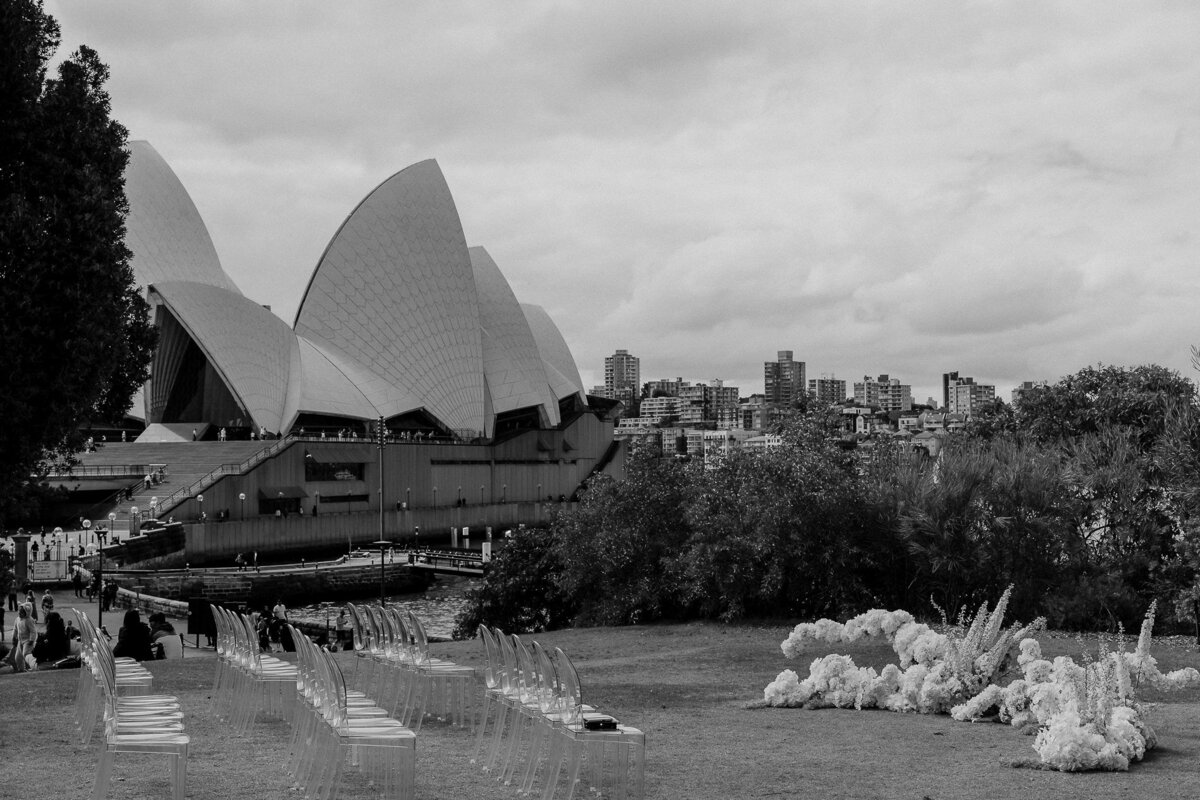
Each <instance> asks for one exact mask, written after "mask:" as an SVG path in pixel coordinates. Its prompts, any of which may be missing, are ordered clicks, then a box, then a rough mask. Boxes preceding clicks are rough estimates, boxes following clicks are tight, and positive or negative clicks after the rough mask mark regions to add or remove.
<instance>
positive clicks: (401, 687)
mask: <svg viewBox="0 0 1200 800" xmlns="http://www.w3.org/2000/svg"><path fill="white" fill-rule="evenodd" d="M348 609H349V611H350V617H351V620H352V621H353V626H354V630H355V633H354V640H355V655H356V660H355V672H356V674H357V675H358V676H359V681H358V682H357V683H356V685H357V686H359V687H360V688H361V689H362V691H363V692H364V693H367V694H369V695H371V696H372V697H375V698H378V699H379V702H380V703H381V704H382V705H384V707H386V708H388V709H389V710H390V711H391V713H392V715H393V716H394V717H396V719H398V720H400V721H401V722H402V723H403V724H404V725H406V726H407V727H409V728H411V729H412V730H413V732H415V733H420V729H421V725H422V724H423V722H424V720H425V719H427V718H429V719H436V720H438V721H443V722H449V723H451V724H455V725H470V724H473V721H474V715H473V713H472V709H471V701H472V698H473V697H474V695H475V680H476V679H475V670H474V669H472V668H471V667H466V666H461V665H458V664H455V663H453V662H450V661H445V660H442V659H437V658H434V657H433V656H431V655H430V653H429V638H428V635H427V634H426V632H425V626H424V624H423V623H422V622H421V619H420V618H419V617H417V616H416V615H415V614H412V613H411V612H408V611H405V610H402V609H399V608H396V607H378V606H363V607H361V608H360V607H357V606H354V605H350V606H348ZM360 665H361V668H360Z"/></svg>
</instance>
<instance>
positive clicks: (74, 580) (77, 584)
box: [71, 566, 83, 597]
mask: <svg viewBox="0 0 1200 800" xmlns="http://www.w3.org/2000/svg"><path fill="white" fill-rule="evenodd" d="M71 586H73V587H74V588H75V596H76V597H83V573H82V572H81V571H80V570H79V567H78V566H76V567H75V569H73V570H71Z"/></svg>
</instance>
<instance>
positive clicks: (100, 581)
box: [96, 511, 117, 625]
mask: <svg viewBox="0 0 1200 800" xmlns="http://www.w3.org/2000/svg"><path fill="white" fill-rule="evenodd" d="M116 522H117V515H116V513H115V512H113V511H110V512H108V535H109V536H112V529H113V525H115V524H116ZM96 539H97V540H98V541H99V547H97V548H96V551H97V553H98V555H99V560H98V561H97V562H96V564H97V566H96V577H97V580H96V586H97V587H99V589H100V596H99V598H98V599H97V601H96V609H97V610H96V624H97V625H103V624H104V534H103V533H102V532H101V531H99V530H97V531H96Z"/></svg>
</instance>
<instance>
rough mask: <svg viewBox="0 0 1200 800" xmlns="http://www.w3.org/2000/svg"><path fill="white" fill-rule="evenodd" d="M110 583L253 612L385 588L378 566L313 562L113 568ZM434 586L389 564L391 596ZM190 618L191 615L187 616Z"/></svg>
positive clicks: (387, 588) (418, 572)
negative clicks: (279, 565)
mask: <svg viewBox="0 0 1200 800" xmlns="http://www.w3.org/2000/svg"><path fill="white" fill-rule="evenodd" d="M104 577H105V579H110V578H111V579H115V580H116V581H117V582H118V583H119V585H120V586H121V588H123V589H127V590H129V592H130V593H132V594H134V595H151V596H153V597H156V598H162V599H164V600H171V601H176V602H179V603H182V604H183V606H184V608H185V609H186V607H187V604H188V602H189V601H192V600H203V601H205V602H212V603H219V604H223V605H231V606H237V605H242V604H244V605H246V606H249V607H251V608H256V607H261V606H264V605H268V606H270V605H274V603H275V601H276V600H279V599H282V600H283V602H284V603H285V604H287V605H308V604H310V603H313V602H316V601H317V600H338V599H342V598H353V597H364V596H366V597H369V596H371V595H372V594H373V593H375V592H378V591H379V589H380V568H379V565H378V564H332V565H331V564H329V563H327V562H324V563H319V564H314V565H313V566H312V567H289V568H270V569H263V570H262V571H255V570H253V569H247V570H244V571H241V572H238V571H236V570H228V569H222V570H194V569H193V570H170V571H161V570H160V571H141V570H108V569H106V570H105V571H104ZM429 582H430V577H429V575H427V574H426V573H425V572H424V571H422V570H418V569H412V568H410V567H409V566H408V564H407V562H405V563H401V562H400V561H396V562H395V563H388V564H385V565H384V568H383V589H384V592H385V593H387V594H403V593H408V592H420V591H423V590H424V589H425V588H426V587H427V586H428V585H429ZM184 616H186V614H184Z"/></svg>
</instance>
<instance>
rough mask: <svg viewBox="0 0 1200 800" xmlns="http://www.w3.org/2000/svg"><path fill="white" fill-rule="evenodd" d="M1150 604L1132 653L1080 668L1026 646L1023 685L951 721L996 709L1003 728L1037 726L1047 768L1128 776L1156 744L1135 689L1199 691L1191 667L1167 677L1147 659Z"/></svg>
mask: <svg viewBox="0 0 1200 800" xmlns="http://www.w3.org/2000/svg"><path fill="white" fill-rule="evenodd" d="M1154 611H1155V608H1154V606H1153V605H1152V606H1151V608H1150V611H1149V612H1147V614H1146V619H1145V621H1144V622H1143V624H1142V632H1141V635H1140V636H1139V638H1138V647H1137V650H1135V651H1134V652H1132V653H1127V652H1123V651H1119V650H1118V651H1115V652H1102V656H1101V658H1100V659H1099V660H1097V661H1095V662H1093V663H1090V664H1086V665H1079V664H1076V663H1075V661H1074V660H1072V659H1071V658H1068V657H1067V656H1059V657H1058V658H1056V659H1054V661H1047V660H1046V659H1044V658H1042V651H1041V646H1040V645H1039V644H1038V643H1037V641H1036V640H1035V639H1025V640H1024V641H1022V642H1021V655H1020V656H1019V657H1018V658H1017V663H1018V664H1019V665H1020V667H1021V671H1022V674H1023V676H1024V677H1023V678H1022V679H1018V680H1015V681H1013V682H1012V683H1010V684H1009V685H1008V686H1005V687H1000V686H996V685H995V684H992V685H990V686H988V687H987V688H986V689H984V690H983V692H981V693H980V694H978V695H976V696H975V697H973V698H971V700H969V701H968V702H966V703H963V704H961V705H958V706H955V707H954V708H953V709H951V711H950V715H951V716H952V717H954V718H955V719H958V720H970V721H975V720H979V719H982V718H983V717H984V716H986V715H988V714H989V713H990V712H991V711H992V710H993V709H997V710H998V712H999V713H998V718H999V720H1000V721H1001V722H1008V723H1011V724H1012V725H1014V726H1016V727H1018V728H1026V727H1032V726H1034V725H1036V726H1038V735H1037V741H1036V742H1035V743H1034V749H1035V750H1036V751H1037V753H1038V756H1039V757H1040V758H1041V760H1042V762H1043V763H1044V764H1046V765H1048V766H1050V767H1053V768H1054V769H1058V770H1063V771H1067V772H1075V771H1081V770H1127V769H1129V764H1130V763H1131V762H1133V761H1139V760H1141V758H1142V757H1143V756H1144V755H1145V753H1146V751H1147V750H1149V749H1151V748H1153V747H1154V746H1155V743H1156V739H1155V736H1154V731H1153V730H1152V729H1151V728H1150V726H1149V725H1148V724H1147V723H1146V721H1145V719H1144V718H1143V715H1142V707H1141V705H1139V704H1138V703H1137V702H1136V700H1135V699H1134V692H1133V687H1134V685H1135V684H1138V685H1140V684H1146V685H1149V686H1153V687H1155V688H1158V689H1162V690H1179V689H1185V688H1188V687H1191V686H1197V685H1200V672H1197V671H1196V670H1195V669H1192V668H1191V667H1188V668H1186V669H1180V670H1175V671H1174V672H1170V673H1167V674H1165V675H1164V674H1163V673H1162V672H1160V671H1159V669H1158V664H1157V662H1156V661H1155V659H1154V657H1153V656H1152V655H1150V653H1149V646H1150V635H1151V631H1152V628H1153V625H1154Z"/></svg>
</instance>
